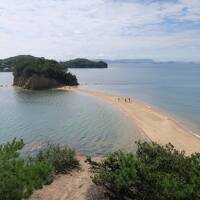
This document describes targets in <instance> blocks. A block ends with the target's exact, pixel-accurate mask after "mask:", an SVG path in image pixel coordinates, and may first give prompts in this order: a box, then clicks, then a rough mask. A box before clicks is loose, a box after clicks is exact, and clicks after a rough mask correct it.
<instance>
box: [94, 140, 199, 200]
mask: <svg viewBox="0 0 200 200" xmlns="http://www.w3.org/2000/svg"><path fill="white" fill-rule="evenodd" d="M93 166H94V172H95V176H94V178H93V181H94V183H96V184H97V185H101V186H103V187H104V188H105V189H106V191H107V193H108V195H109V196H110V198H113V199H135V200H199V199H200V190H199V188H200V155H199V154H193V155H191V156H186V155H185V154H184V152H179V151H177V150H175V149H174V147H173V146H172V145H171V144H168V145H166V146H165V147H163V146H160V145H158V144H156V143H146V142H144V143H138V150H137V153H136V155H133V154H131V153H123V152H120V151H118V152H115V153H113V154H110V155H109V156H107V157H106V158H105V160H103V161H102V162H101V163H99V164H98V165H97V164H95V165H93Z"/></svg>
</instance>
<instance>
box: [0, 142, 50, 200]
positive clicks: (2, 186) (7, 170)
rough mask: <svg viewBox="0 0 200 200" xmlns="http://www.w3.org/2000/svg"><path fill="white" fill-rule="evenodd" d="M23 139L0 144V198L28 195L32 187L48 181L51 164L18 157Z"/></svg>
mask: <svg viewBox="0 0 200 200" xmlns="http://www.w3.org/2000/svg"><path fill="white" fill-rule="evenodd" d="M23 146H24V142H23V140H20V141H16V139H14V140H13V141H12V142H11V143H7V144H2V145H0V199H3V200H13V199H15V200H20V199H22V198H26V197H28V196H30V194H31V193H32V191H33V190H34V189H37V188H40V187H42V185H44V184H47V183H50V182H51V180H52V172H53V166H52V165H51V164H50V163H49V162H47V161H42V162H35V161H33V160H32V159H27V160H24V159H22V158H20V157H19V152H18V151H19V150H21V149H22V148H23Z"/></svg>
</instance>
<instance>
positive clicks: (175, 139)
mask: <svg viewBox="0 0 200 200" xmlns="http://www.w3.org/2000/svg"><path fill="white" fill-rule="evenodd" d="M59 90H63V91H71V92H79V93H82V94H85V95H92V96H95V97H98V98H100V99H102V100H104V101H107V102H110V103H111V104H112V105H113V106H115V107H116V108H118V109H119V110H120V111H121V112H123V113H124V114H125V115H127V116H128V117H129V119H130V120H131V121H132V123H133V124H134V126H136V127H137V128H138V130H139V131H140V132H141V134H143V135H145V137H146V138H147V139H150V140H151V141H154V142H157V143H159V144H161V145H165V144H167V143H169V142H170V143H172V144H173V145H174V146H175V147H176V148H177V149H178V150H184V151H185V152H186V154H191V153H194V152H200V139H199V138H198V137H197V136H195V135H194V134H193V133H192V131H190V130H189V129H187V128H186V127H184V126H183V125H182V124H181V123H179V122H177V121H175V120H174V119H172V118H170V117H168V116H167V115H164V114H163V113H161V112H159V111H157V110H156V109H154V108H153V107H151V106H149V105H146V104H145V103H143V102H140V101H137V100H135V99H131V102H130V103H129V102H125V101H124V99H125V98H127V97H122V96H115V95H110V94H107V93H102V92H97V91H92V90H88V89H83V88H73V87H62V88H59Z"/></svg>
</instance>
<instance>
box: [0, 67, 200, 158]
mask: <svg viewBox="0 0 200 200" xmlns="http://www.w3.org/2000/svg"><path fill="white" fill-rule="evenodd" d="M69 71H70V72H72V73H74V74H75V75H76V76H77V77H78V80H79V83H80V86H81V87H84V88H88V89H91V90H96V91H100V92H101V91H102V92H107V93H111V94H115V95H121V96H127V97H130V98H133V99H137V100H140V101H143V102H146V103H147V104H149V105H152V106H154V107H155V108H157V109H159V110H160V111H161V112H164V113H166V115H170V116H171V117H173V118H174V119H176V120H177V121H179V122H181V123H182V124H184V125H185V126H187V127H188V128H190V129H191V130H192V131H193V132H194V133H195V134H197V135H199V136H200V65H199V64H193V63H110V64H109V65H108V68H106V69H69ZM12 82H13V75H12V73H11V72H2V73H0V86H1V87H0V143H5V142H8V141H11V140H12V139H13V138H15V137H16V138H18V139H19V138H20V139H21V138H22V139H23V140H24V141H25V143H26V144H27V145H26V149H27V152H28V153H33V152H35V151H36V150H38V149H40V148H42V147H43V146H44V145H46V144H49V143H54V144H61V145H68V146H69V147H71V148H74V149H75V150H77V151H78V152H80V153H83V154H85V155H105V154H107V153H109V152H112V151H116V150H118V149H122V150H124V151H135V150H136V144H135V142H136V141H138V140H143V139H144V138H143V136H142V135H140V133H139V132H138V130H137V128H135V127H134V126H133V125H132V124H131V122H130V121H129V119H128V118H127V116H125V115H124V114H123V113H121V112H120V111H119V110H117V109H116V108H115V107H113V106H112V105H111V104H110V103H108V102H104V101H102V100H101V99H98V98H97V97H92V96H87V95H83V94H78V93H74V92H63V91H56V90H45V91H27V90H22V89H19V88H15V87H13V86H12Z"/></svg>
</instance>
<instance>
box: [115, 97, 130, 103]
mask: <svg viewBox="0 0 200 200" xmlns="http://www.w3.org/2000/svg"><path fill="white" fill-rule="evenodd" d="M120 99H121V98H118V101H120ZM123 100H124V101H125V102H128V103H131V98H123Z"/></svg>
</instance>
